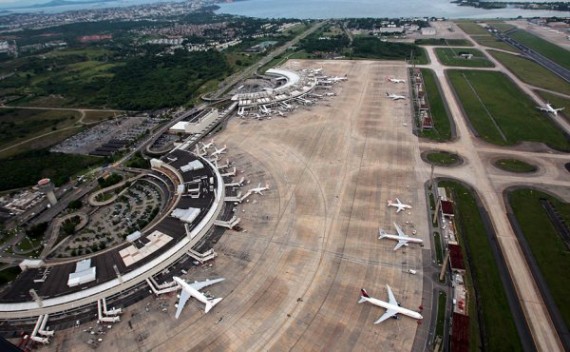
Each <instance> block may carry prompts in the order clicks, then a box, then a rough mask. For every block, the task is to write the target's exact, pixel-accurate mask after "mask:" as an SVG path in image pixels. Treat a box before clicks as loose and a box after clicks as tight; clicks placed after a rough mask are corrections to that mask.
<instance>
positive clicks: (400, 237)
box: [378, 223, 424, 250]
mask: <svg viewBox="0 0 570 352" xmlns="http://www.w3.org/2000/svg"><path fill="white" fill-rule="evenodd" d="M394 226H395V227H396V231H397V232H398V234H397V235H391V234H389V233H386V232H385V231H384V230H383V229H380V231H379V232H380V236H378V239H379V240H380V239H383V238H388V239H391V240H397V241H398V243H397V244H396V247H394V250H398V249H400V247H402V246H407V245H408V242H411V243H423V242H424V241H423V240H422V239H420V238H414V237H410V236H406V234H405V233H404V231H402V229H401V228H400V226H398V224H396V223H394Z"/></svg>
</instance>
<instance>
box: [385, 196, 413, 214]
mask: <svg viewBox="0 0 570 352" xmlns="http://www.w3.org/2000/svg"><path fill="white" fill-rule="evenodd" d="M388 206H389V207H394V208H398V209H397V210H396V213H399V212H401V211H402V210H404V209H412V206H411V205H409V204H404V203H402V202H400V200H399V199H398V198H396V203H393V202H392V201H391V200H388Z"/></svg>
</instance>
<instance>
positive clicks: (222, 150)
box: [210, 145, 227, 157]
mask: <svg viewBox="0 0 570 352" xmlns="http://www.w3.org/2000/svg"><path fill="white" fill-rule="evenodd" d="M226 148H227V147H226V145H224V147H223V148H221V149H218V148H216V147H214V149H215V151H214V152H213V153H212V154H211V155H210V157H214V156H216V155H220V154H225V153H226Z"/></svg>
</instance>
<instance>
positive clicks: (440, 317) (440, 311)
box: [435, 291, 447, 339]
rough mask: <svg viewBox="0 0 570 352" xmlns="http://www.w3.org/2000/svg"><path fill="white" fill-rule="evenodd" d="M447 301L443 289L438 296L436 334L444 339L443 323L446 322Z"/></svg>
mask: <svg viewBox="0 0 570 352" xmlns="http://www.w3.org/2000/svg"><path fill="white" fill-rule="evenodd" d="M446 303H447V295H446V294H445V292H443V291H439V296H438V298H437V321H436V324H435V336H436V337H438V336H439V337H440V338H442V339H443V324H445V306H446Z"/></svg>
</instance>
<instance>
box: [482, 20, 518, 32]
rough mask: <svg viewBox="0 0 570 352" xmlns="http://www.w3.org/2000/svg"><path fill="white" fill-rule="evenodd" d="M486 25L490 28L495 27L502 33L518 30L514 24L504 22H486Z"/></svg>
mask: <svg viewBox="0 0 570 352" xmlns="http://www.w3.org/2000/svg"><path fill="white" fill-rule="evenodd" d="M485 23H487V24H488V25H490V26H493V27H494V28H496V29H498V30H499V31H501V32H506V31H508V30H511V29H513V28H516V27H515V26H513V25H512V24H508V23H505V22H503V21H485Z"/></svg>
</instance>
